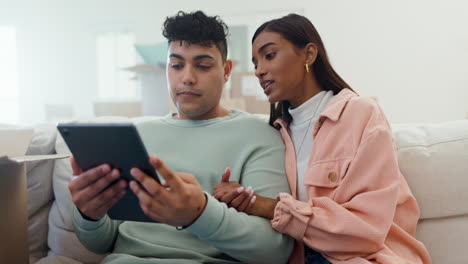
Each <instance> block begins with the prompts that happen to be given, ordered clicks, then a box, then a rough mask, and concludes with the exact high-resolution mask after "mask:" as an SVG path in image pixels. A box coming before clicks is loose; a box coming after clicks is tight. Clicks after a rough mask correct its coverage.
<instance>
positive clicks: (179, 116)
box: [172, 106, 230, 120]
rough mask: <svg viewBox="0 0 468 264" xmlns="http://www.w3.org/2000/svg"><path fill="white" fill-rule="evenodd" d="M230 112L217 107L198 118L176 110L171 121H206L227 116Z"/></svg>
mask: <svg viewBox="0 0 468 264" xmlns="http://www.w3.org/2000/svg"><path fill="white" fill-rule="evenodd" d="M229 113H230V111H229V110H228V109H226V108H224V107H222V106H218V107H216V108H215V109H212V110H211V111H209V112H208V113H205V114H202V115H199V116H187V115H185V114H184V113H182V112H181V111H180V110H177V113H175V114H174V115H172V118H173V119H176V120H208V119H213V118H218V117H224V116H227V115H229Z"/></svg>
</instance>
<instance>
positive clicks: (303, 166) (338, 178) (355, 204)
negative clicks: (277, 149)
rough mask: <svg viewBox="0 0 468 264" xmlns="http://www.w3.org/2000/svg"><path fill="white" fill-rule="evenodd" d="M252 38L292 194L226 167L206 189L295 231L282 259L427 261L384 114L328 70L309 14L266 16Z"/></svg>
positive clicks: (282, 228)
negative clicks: (258, 191)
mask: <svg viewBox="0 0 468 264" xmlns="http://www.w3.org/2000/svg"><path fill="white" fill-rule="evenodd" d="M252 45H253V48H252V61H253V63H254V65H255V74H256V76H257V77H258V79H259V81H260V84H261V86H262V88H263V90H264V93H265V94H266V95H267V96H268V100H269V101H270V103H271V104H272V106H271V115H270V125H272V126H274V127H275V128H277V129H278V130H279V131H280V133H281V136H282V137H283V141H284V143H285V145H286V174H287V177H288V180H289V184H290V188H291V193H292V195H291V194H287V193H280V194H279V195H278V197H277V199H276V200H275V199H270V198H267V197H261V196H258V195H255V193H254V191H252V190H251V188H244V187H242V186H240V185H239V184H238V183H236V182H229V180H228V178H229V171H226V173H225V175H223V181H222V183H221V184H219V185H217V186H216V187H215V190H214V196H215V197H216V198H218V199H219V200H220V201H223V202H226V203H227V204H228V205H229V206H231V207H235V208H236V209H237V210H239V211H244V212H247V213H249V214H252V215H257V216H261V217H266V218H269V219H271V223H272V226H273V228H275V229H276V230H277V231H279V232H282V233H286V234H289V235H290V236H292V237H294V238H296V240H297V243H296V247H295V249H294V252H293V254H292V255H291V258H290V263H304V262H305V263H333V264H337V263H385V264H387V263H388V264H390V263H392V264H393V263H431V260H430V257H429V254H428V252H427V250H426V248H425V247H424V245H423V244H422V243H421V242H419V241H418V240H416V239H415V232H416V224H417V221H418V218H419V208H418V205H417V203H416V200H415V198H414V197H413V195H412V194H411V191H410V190H409V187H408V184H407V183H406V181H405V179H404V177H403V176H402V175H401V173H400V171H399V169H398V164H397V160H396V154H395V150H394V146H393V142H392V133H391V130H390V126H389V124H388V121H387V119H386V117H385V115H384V114H383V112H382V110H381V108H380V107H379V106H378V105H377V104H376V103H375V102H374V101H373V100H371V99H367V98H363V97H359V96H358V95H357V94H356V93H355V92H353V91H352V90H351V89H350V88H349V85H347V84H346V82H345V81H343V79H342V78H341V77H340V76H339V75H338V74H337V73H336V72H335V71H334V70H333V68H332V67H331V65H330V62H329V60H328V57H327V53H326V51H325V48H324V45H323V43H322V40H321V38H320V36H319V34H318V33H317V31H316V30H315V28H314V26H313V25H312V23H311V22H310V21H309V20H308V19H307V18H305V17H303V16H300V15H296V14H290V15H288V16H285V17H282V18H279V19H274V20H271V21H268V22H266V23H264V24H263V25H262V26H260V27H259V28H258V29H257V31H256V32H255V34H254V36H253V38H252Z"/></svg>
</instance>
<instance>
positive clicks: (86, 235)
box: [72, 206, 123, 254]
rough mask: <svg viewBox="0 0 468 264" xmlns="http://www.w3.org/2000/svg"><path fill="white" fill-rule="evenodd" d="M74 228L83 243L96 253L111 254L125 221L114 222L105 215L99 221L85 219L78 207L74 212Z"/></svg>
mask: <svg viewBox="0 0 468 264" xmlns="http://www.w3.org/2000/svg"><path fill="white" fill-rule="evenodd" d="M72 216H73V226H74V228H75V233H76V235H77V236H78V239H79V240H80V241H81V243H82V244H83V245H84V246H85V247H86V248H87V249H89V250H91V251H93V252H95V253H100V254H103V253H109V252H111V251H112V249H113V247H114V242H115V239H116V238H117V233H118V229H119V225H120V224H121V223H122V222H123V221H119V220H112V219H110V218H109V216H107V215H105V216H104V217H103V218H101V219H99V220H98V221H88V220H86V219H84V218H83V217H82V216H81V214H80V212H79V211H78V209H77V208H76V206H73V211H72Z"/></svg>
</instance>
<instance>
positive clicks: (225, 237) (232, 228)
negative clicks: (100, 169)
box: [187, 137, 294, 264]
mask: <svg viewBox="0 0 468 264" xmlns="http://www.w3.org/2000/svg"><path fill="white" fill-rule="evenodd" d="M277 139H278V141H279V140H281V139H280V138H279V137H277ZM278 141H275V144H274V146H271V147H261V148H258V149H256V150H254V151H252V152H251V153H252V154H251V156H250V157H249V158H248V161H247V163H246V164H245V166H244V171H243V173H242V174H243V175H242V178H241V182H240V183H241V184H242V185H243V186H245V187H247V186H251V187H252V188H253V190H254V192H255V193H256V194H259V195H262V196H267V197H273V198H274V197H275V196H276V195H278V193H280V192H289V186H288V183H287V179H286V176H285V173H284V146H282V145H280V146H278V144H276V143H278ZM280 143H281V142H280ZM207 197H208V201H207V205H206V208H205V210H204V211H203V213H202V214H201V215H200V217H199V218H198V219H197V220H196V221H195V222H194V223H193V224H192V225H191V226H189V227H188V228H187V230H188V231H190V232H191V233H192V234H195V235H196V236H198V237H199V238H200V239H201V240H204V241H205V242H207V243H209V244H211V245H212V246H214V247H216V248H218V249H220V250H221V251H223V252H224V253H226V254H228V255H230V256H231V257H233V258H235V259H237V260H240V261H242V262H247V263H270V264H274V263H286V262H287V261H288V258H289V256H290V255H291V252H292V249H293V246H294V239H293V238H292V237H290V236H288V235H286V234H282V233H279V232H277V231H276V230H274V229H273V228H272V227H271V224H270V221H269V220H268V219H265V218H262V217H257V216H252V215H247V214H245V213H239V212H237V211H236V210H235V209H233V208H228V207H227V205H226V204H225V203H221V202H219V201H218V200H216V199H215V198H213V197H212V196H211V195H209V194H208V193H207Z"/></svg>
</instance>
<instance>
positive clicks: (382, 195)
mask: <svg viewBox="0 0 468 264" xmlns="http://www.w3.org/2000/svg"><path fill="white" fill-rule="evenodd" d="M343 174H344V176H343V181H342V182H341V183H340V186H339V187H338V188H342V189H341V190H340V193H338V192H337V193H336V194H335V195H336V196H335V197H333V199H332V198H329V197H311V198H309V202H302V201H298V200H295V199H294V198H293V197H292V196H291V195H289V194H286V193H281V194H280V195H279V197H278V198H279V202H278V204H277V206H276V208H275V213H274V218H273V220H272V225H273V227H274V228H275V229H276V230H278V231H279V232H283V233H286V234H289V235H291V236H293V237H294V238H296V239H298V240H302V241H304V243H305V244H307V245H308V246H309V247H311V248H314V249H316V250H318V251H320V252H323V253H324V254H326V255H327V256H330V257H332V258H335V259H338V260H346V259H350V258H353V257H357V256H364V255H369V254H371V253H374V252H376V251H378V250H379V249H381V248H382V247H383V244H384V241H385V238H386V237H387V234H388V232H389V230H390V227H391V225H392V223H393V218H394V214H395V210H396V205H397V200H398V191H399V186H400V176H401V175H400V172H399V168H398V164H397V160H396V155H395V150H394V147H393V141H392V134H391V130H390V127H389V126H388V123H387V122H386V120H385V119H380V122H377V124H376V125H372V124H371V125H370V124H367V125H366V126H365V128H364V130H363V132H362V140H361V142H360V144H359V146H358V147H357V152H356V153H355V156H354V157H352V158H351V159H350V163H349V165H348V167H347V170H346V171H345V172H344V173H343ZM343 184H345V185H343ZM337 196H338V197H337ZM337 201H340V202H337Z"/></svg>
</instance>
